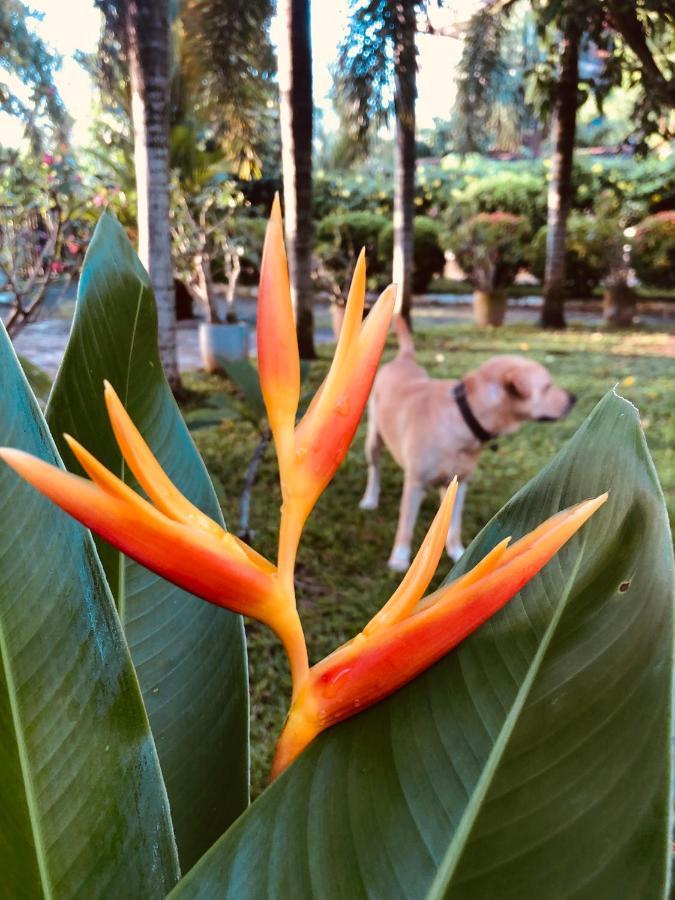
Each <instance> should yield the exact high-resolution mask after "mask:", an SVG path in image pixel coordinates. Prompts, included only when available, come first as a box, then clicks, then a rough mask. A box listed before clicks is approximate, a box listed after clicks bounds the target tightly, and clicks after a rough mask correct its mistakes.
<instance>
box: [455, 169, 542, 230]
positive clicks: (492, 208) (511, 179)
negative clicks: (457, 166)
mask: <svg viewBox="0 0 675 900" xmlns="http://www.w3.org/2000/svg"><path fill="white" fill-rule="evenodd" d="M483 212H488V213H491V212H507V213H511V214H512V215H514V216H522V217H524V218H525V219H526V221H527V222H528V223H529V225H530V227H531V228H532V229H533V230H536V229H537V228H539V227H541V226H542V225H543V224H544V223H545V222H546V179H545V177H544V173H543V170H541V171H540V172H538V173H536V174H535V173H533V172H524V171H513V172H511V171H508V170H504V171H501V172H496V173H494V174H489V175H485V176H484V177H482V178H478V179H475V180H471V181H470V182H468V183H467V184H466V186H465V187H464V188H463V189H462V190H460V191H457V192H455V194H454V199H453V203H452V205H451V206H449V208H448V212H447V215H446V221H447V223H448V225H449V226H450V228H455V227H456V226H457V225H459V224H460V223H461V222H462V221H464V220H465V219H466V218H468V217H470V216H475V215H477V214H478V213H483Z"/></svg>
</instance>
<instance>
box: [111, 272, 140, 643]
mask: <svg viewBox="0 0 675 900" xmlns="http://www.w3.org/2000/svg"><path fill="white" fill-rule="evenodd" d="M138 283H139V290H138V300H137V301H136V313H135V315H134V324H133V328H132V329H131V342H130V344H129V358H128V360H127V377H126V380H125V384H124V406H125V408H127V407H128V406H129V383H130V381H131V359H132V357H133V355H134V344H135V342H136V332H137V331H138V319H139V316H140V314H141V303H142V302H143V291H144V285H143V282H142V281H141V279H140V278H139V279H138ZM119 477H120V479H121V480H122V481H125V477H126V465H125V462H124V457H123V456H122V455H121V454H120V476H119ZM125 483H126V482H125ZM117 560H118V563H117V565H118V573H117V613H118V615H119V617H120V622H121V623H122V628H123V629H124V631H125V633H126V612H127V573H126V562H125V557H124V554H123V553H118V555H117Z"/></svg>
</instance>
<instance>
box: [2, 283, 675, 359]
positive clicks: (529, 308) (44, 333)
mask: <svg viewBox="0 0 675 900" xmlns="http://www.w3.org/2000/svg"><path fill="white" fill-rule="evenodd" d="M539 302H540V298H538V297H534V296H533V297H525V298H519V299H518V300H516V301H511V305H510V306H509V310H508V317H507V322H511V323H513V322H520V323H527V324H535V323H536V322H537V320H538V316H539V310H538V305H539ZM668 307H669V308H668ZM68 308H69V307H66V309H68ZM237 309H238V312H239V314H240V316H241V318H242V319H243V320H244V321H249V322H251V323H252V324H253V323H254V322H255V302H254V301H253V300H250V299H248V298H245V299H242V300H241V301H240V302H238V304H237ZM569 318H570V320H576V321H579V320H581V321H583V322H584V323H586V324H588V325H589V326H591V327H592V326H594V325H597V326H599V325H600V324H601V323H602V316H601V311H600V305H599V304H589V305H587V306H585V307H583V308H576V307H570V311H569ZM641 318H642V321H645V322H647V323H648V324H650V325H651V326H652V327H656V328H658V327H659V325H661V326H662V325H665V324H666V323H668V325H669V328H668V330H670V329H672V327H673V321H674V319H675V304H672V305H667V306H664V308H662V309H661V310H660V311H658V310H657V311H656V312H649V313H647V314H646V315H643V316H641ZM415 321H416V322H417V323H418V324H419V325H421V326H423V327H424V326H429V325H452V324H459V323H469V322H471V321H472V314H471V306H470V297H469V296H458V295H456V294H455V295H448V294H438V295H429V294H427V295H425V296H424V297H423V298H422V297H420V298H418V299H417V300H416V302H415ZM198 324H199V323H198V321H197V320H190V321H185V322H179V323H178V365H179V368H180V369H181V371H188V370H190V369H199V368H201V366H202V362H201V356H200V352H199V336H198ZM69 332H70V318H69V316H67V315H66V316H64V315H63V311H61V314H59V313H53V312H51V311H50V312H49V313H48V314H47V315H46V316H45V317H44V318H43V319H41V320H40V321H38V322H35V323H33V324H31V325H27V326H26V327H25V328H24V329H23V330H22V331H21V332H20V334H19V335H18V336H17V337H16V339H15V341H14V347H15V349H16V352H17V353H18V354H20V355H22V356H25V357H27V358H28V359H29V360H30V361H31V362H32V363H34V364H35V365H37V366H40V368H41V369H44V370H45V371H46V372H48V373H49V374H50V375H51V376H52V377H53V376H54V375H55V374H56V371H57V369H58V367H59V365H60V363H61V359H62V357H63V351H64V350H65V347H66V343H67V341H68V334H69ZM315 337H316V341H317V343H319V344H324V343H329V342H330V341H332V340H333V333H332V330H331V319H330V309H329V307H328V304H326V303H319V304H318V305H317V307H316V310H315ZM251 351H252V352H253V353H254V352H255V329H254V328H252V329H251Z"/></svg>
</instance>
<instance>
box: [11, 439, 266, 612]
mask: <svg viewBox="0 0 675 900" xmlns="http://www.w3.org/2000/svg"><path fill="white" fill-rule="evenodd" d="M85 452H86V451H85ZM0 458H2V459H4V460H5V462H6V463H8V464H9V465H10V466H11V467H12V468H13V469H14V470H15V471H16V472H18V474H19V475H21V476H22V477H23V478H25V479H26V481H28V482H29V483H30V484H32V485H33V487H35V488H37V489H38V490H39V491H40V492H41V493H43V494H45V496H47V497H48V498H49V499H50V500H51V501H52V502H54V503H56V504H57V505H58V506H60V507H61V508H62V509H63V510H65V511H66V512H67V513H69V514H70V515H71V516H73V517H74V518H76V519H78V520H79V521H80V522H82V524H83V525H86V526H87V528H91V530H92V531H95V532H96V533H97V534H99V535H100V536H101V537H102V538H104V539H105V540H107V541H109V542H110V543H111V544H113V546H115V547H117V549H118V550H121V551H122V552H123V553H125V554H126V555H127V556H130V557H131V558H132V559H135V560H136V561H137V562H139V563H140V564H141V565H143V566H146V567H147V568H148V569H151V570H152V571H153V572H156V573H157V574H158V575H161V576H162V577H163V578H166V579H167V581H171V582H173V583H174V584H177V585H178V586H179V587H181V588H184V589H185V590H187V591H189V592H190V593H192V594H196V595H197V596H199V597H202V598H203V599H205V600H208V601H209V602H210V603H215V604H216V605H218V606H223V607H225V608H227V609H231V610H233V611H234V612H239V613H243V614H245V615H248V616H252V617H254V618H259V619H263V621H267V619H268V618H269V617H272V616H274V607H275V594H276V591H277V585H276V580H275V579H274V578H272V577H271V576H270V575H268V574H266V573H264V572H262V571H261V570H260V569H259V568H258V567H256V566H253V565H251V564H250V563H249V562H248V561H247V560H246V559H245V558H244V559H241V558H236V559H233V558H232V556H231V554H230V552H229V549H228V547H227V546H226V545H225V544H224V543H223V541H221V540H219V539H218V538H217V537H215V536H213V535H211V534H207V533H205V532H203V531H200V530H197V529H194V528H190V527H189V526H186V525H184V524H182V523H180V522H176V521H174V520H172V519H169V518H167V517H166V516H165V515H163V514H162V513H161V512H159V511H158V510H156V509H155V508H154V507H153V506H152V505H151V504H150V503H148V502H147V501H146V500H144V499H143V498H142V497H139V496H138V495H137V494H135V493H134V492H133V491H131V489H130V488H128V487H127V486H126V485H125V484H123V483H122V482H119V479H115V476H114V475H112V474H111V473H110V472H108V473H107V476H106V475H105V474H104V473H105V472H106V471H107V470H105V469H104V467H103V466H100V463H99V464H97V465H98V466H100V469H95V467H93V466H92V464H91V460H93V457H90V459H89V460H87V462H88V468H90V469H93V470H95V471H96V483H93V482H91V481H88V480H87V479H86V478H80V477H79V476H78V475H72V474H70V473H69V472H64V471H63V470H62V469H60V468H57V467H56V466H52V465H50V464H49V463H46V462H44V461H43V460H40V459H36V458H35V457H33V456H31V455H30V454H28V453H24V452H23V451H21V450H12V449H9V448H0ZM116 482H119V483H116ZM129 494H131V495H133V496H131V497H130V496H129ZM225 537H229V535H225Z"/></svg>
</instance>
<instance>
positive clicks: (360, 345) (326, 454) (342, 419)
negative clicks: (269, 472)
mask: <svg viewBox="0 0 675 900" xmlns="http://www.w3.org/2000/svg"><path fill="white" fill-rule="evenodd" d="M395 300H396V287H395V286H394V285H390V286H389V287H388V288H387V289H386V290H385V291H384V292H383V293H382V295H381V296H380V298H379V299H378V301H377V303H376V304H375V306H374V307H373V309H372V310H371V312H370V314H369V316H368V318H367V319H366V321H365V322H364V324H363V326H362V328H361V332H360V334H359V336H358V339H357V346H356V352H355V353H352V354H350V355H348V356H346V357H345V362H344V363H343V365H345V366H347V368H346V369H345V371H344V372H336V375H335V380H336V382H337V383H339V384H340V385H344V389H343V390H342V392H341V393H340V395H339V396H336V397H334V398H330V399H331V402H330V404H325V405H324V404H323V403H321V404H317V407H316V409H315V410H314V413H313V415H312V416H311V417H309V418H307V417H305V419H303V421H302V422H301V423H300V424H299V425H298V428H297V430H296V435H295V445H296V459H297V460H298V461H297V462H296V466H295V485H294V487H295V489H296V490H297V492H298V493H300V494H302V495H303V497H304V498H305V502H306V507H307V509H306V514H309V510H311V508H312V507H313V506H314V504H315V503H316V500H317V499H318V497H319V496H320V495H321V493H322V491H323V490H324V488H325V487H326V485H327V484H328V483H329V482H330V480H331V479H332V477H333V475H334V474H335V472H336V471H337V469H338V467H339V465H340V463H341V462H342V460H343V459H344V457H345V455H346V453H347V450H348V449H349V446H350V444H351V442H352V440H353V438H354V434H355V433H356V429H357V428H358V425H359V422H360V420H361V416H362V415H363V410H364V408H365V405H366V401H367V400H368V395H369V394H370V389H371V387H372V385H373V380H374V378H375V373H376V372H377V366H378V364H379V362H380V357H381V355H382V350H383V349H384V344H385V341H386V339H387V331H388V330H389V323H390V322H391V316H392V312H393V308H394V302H395ZM325 393H326V392H325V391H324V395H325ZM322 400H323V397H322ZM321 408H323V412H322V413H321V415H319V411H320V409H321Z"/></svg>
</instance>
